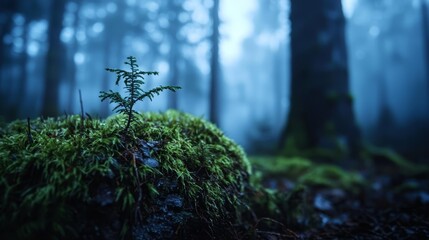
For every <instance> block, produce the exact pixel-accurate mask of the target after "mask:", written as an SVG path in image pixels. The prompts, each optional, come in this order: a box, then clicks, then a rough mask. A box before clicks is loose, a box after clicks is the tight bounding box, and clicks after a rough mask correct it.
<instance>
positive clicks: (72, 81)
mask: <svg viewBox="0 0 429 240" xmlns="http://www.w3.org/2000/svg"><path fill="white" fill-rule="evenodd" d="M75 3H76V6H77V8H76V10H75V13H74V22H73V29H74V35H73V39H72V40H71V41H72V42H71V44H70V47H69V59H68V67H69V71H68V76H67V77H68V84H69V89H68V106H67V109H68V111H69V113H70V114H72V113H73V112H74V103H75V102H76V101H77V98H76V97H75V96H76V92H77V89H76V86H77V76H76V75H77V74H76V73H77V66H76V62H75V61H74V55H75V54H76V52H77V51H78V49H79V48H78V45H79V44H78V39H77V36H76V35H77V30H78V28H79V24H80V21H79V12H80V9H81V5H82V0H75Z"/></svg>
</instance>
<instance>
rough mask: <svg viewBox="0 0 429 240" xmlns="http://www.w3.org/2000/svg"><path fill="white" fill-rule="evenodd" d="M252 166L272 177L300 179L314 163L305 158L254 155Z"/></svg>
mask: <svg viewBox="0 0 429 240" xmlns="http://www.w3.org/2000/svg"><path fill="white" fill-rule="evenodd" d="M251 162H252V166H253V167H254V168H255V170H259V171H261V172H262V173H263V174H264V175H269V176H270V177H287V178H291V179H298V178H299V177H300V176H302V175H303V174H305V173H306V172H308V171H309V170H310V169H311V168H312V167H313V166H314V164H313V163H312V162H311V161H310V160H308V159H305V158H299V157H295V158H285V157H264V156H259V157H252V158H251Z"/></svg>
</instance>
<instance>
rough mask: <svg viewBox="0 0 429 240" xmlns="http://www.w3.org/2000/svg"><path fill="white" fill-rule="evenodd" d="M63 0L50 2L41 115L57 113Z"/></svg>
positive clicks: (61, 62)
mask: <svg viewBox="0 0 429 240" xmlns="http://www.w3.org/2000/svg"><path fill="white" fill-rule="evenodd" d="M64 11H65V0H53V1H52V2H51V16H50V18H49V28H48V44H49V47H48V51H47V54H46V67H45V92H44V97H43V109H42V115H43V116H56V115H57V114H58V107H59V106H58V105H59V104H58V103H59V99H58V97H59V96H58V92H59V83H60V81H61V78H62V77H63V75H64V72H63V66H64V62H65V61H64V58H65V53H64V51H65V48H64V46H63V43H62V42H61V39H60V34H61V30H62V27H63V16H64Z"/></svg>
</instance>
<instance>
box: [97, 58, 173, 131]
mask: <svg viewBox="0 0 429 240" xmlns="http://www.w3.org/2000/svg"><path fill="white" fill-rule="evenodd" d="M127 60H128V61H126V62H125V64H126V65H129V66H130V69H131V71H125V70H122V69H112V68H106V70H107V71H109V72H113V73H116V82H115V84H116V85H119V82H120V81H121V80H122V81H123V82H124V84H125V86H124V89H125V91H126V93H127V96H125V97H123V96H122V95H121V94H120V93H119V92H113V91H112V90H109V91H107V92H105V91H101V92H100V96H99V97H100V99H101V101H104V100H106V99H108V100H109V103H115V104H116V106H115V107H114V108H113V111H115V112H117V113H123V114H125V115H126V116H127V123H126V126H125V128H124V132H125V134H126V133H128V130H129V129H130V126H131V123H132V122H133V121H134V119H135V114H136V113H137V112H136V111H135V110H134V105H135V104H136V103H137V102H138V101H143V100H144V99H145V98H149V100H151V101H152V99H153V98H154V96H155V94H156V95H159V94H160V93H161V92H162V91H164V90H169V91H172V92H175V91H176V90H178V89H180V87H178V86H159V87H156V88H153V89H151V90H149V91H144V90H143V89H142V85H144V84H145V82H144V75H158V72H145V71H141V70H139V66H138V65H137V60H136V58H135V57H132V56H130V57H128V58H127Z"/></svg>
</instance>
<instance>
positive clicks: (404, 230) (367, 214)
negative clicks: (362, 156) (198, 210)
mask: <svg viewBox="0 0 429 240" xmlns="http://www.w3.org/2000/svg"><path fill="white" fill-rule="evenodd" d="M311 167H312V168H314V167H316V168H317V166H313V165H312V166H311ZM375 167H376V168H377V169H376V170H374V169H372V170H371V171H368V170H360V171H353V173H351V172H347V171H345V172H344V173H345V174H346V175H348V174H355V175H356V176H360V177H361V180H362V183H363V184H361V185H360V186H359V187H356V188H353V189H350V186H347V187H345V185H341V184H338V183H339V182H337V183H335V182H334V184H331V183H328V184H326V182H325V184H307V186H306V189H307V190H306V194H305V197H304V198H301V203H300V204H301V207H299V208H300V209H301V210H300V211H298V212H296V211H295V212H293V211H292V212H291V210H290V209H289V210H286V211H285V212H283V213H282V214H286V215H288V214H289V215H291V214H294V216H293V217H292V218H293V219H292V220H289V221H286V224H284V225H283V223H280V221H279V224H281V225H282V226H281V227H280V228H270V227H266V226H261V228H259V229H258V230H257V232H258V231H259V232H258V236H259V237H260V238H261V239H429V175H428V172H427V171H426V169H424V170H422V171H419V172H415V173H410V171H409V170H407V171H404V169H399V168H398V166H396V168H392V167H391V166H389V167H387V168H386V164H385V163H383V164H382V165H380V166H375ZM418 168H422V167H418ZM423 168H427V167H423ZM380 169H381V170H380ZM341 171H342V170H341ZM310 175H313V176H314V175H315V174H314V173H310ZM290 176H291V175H290V174H289V176H288V174H285V176H280V175H279V174H270V173H269V170H268V174H267V175H266V176H265V177H263V181H262V183H263V185H264V186H265V187H267V188H271V189H274V190H275V191H279V192H285V193H286V194H287V193H288V192H290V191H293V190H291V189H293V187H294V185H295V184H297V183H299V181H300V180H299V179H293V177H290ZM331 177H332V176H331ZM330 180H334V181H335V179H333V178H331V179H330ZM336 180H337V181H343V180H344V179H340V178H338V179H336ZM319 183H320V181H319ZM304 184H305V183H304ZM291 187H292V188H291ZM302 205H306V206H305V207H304V208H303V207H302ZM297 206H298V205H297ZM302 209H309V210H307V211H302ZM288 211H289V212H288ZM283 222H284V221H283Z"/></svg>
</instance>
